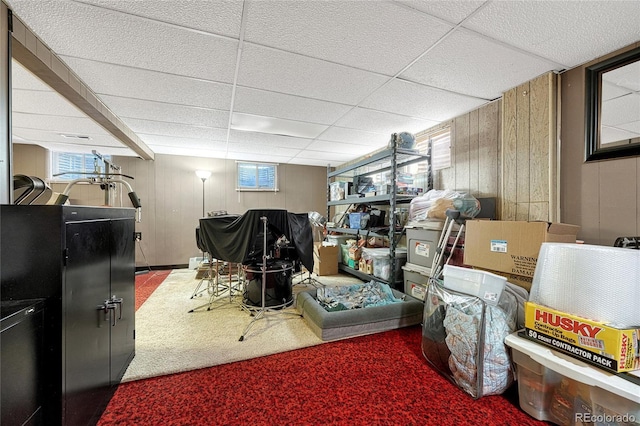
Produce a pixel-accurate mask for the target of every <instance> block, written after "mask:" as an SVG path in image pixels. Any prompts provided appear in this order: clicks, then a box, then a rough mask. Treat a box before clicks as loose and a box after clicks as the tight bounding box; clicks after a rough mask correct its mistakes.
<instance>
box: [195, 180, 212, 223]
mask: <svg viewBox="0 0 640 426" xmlns="http://www.w3.org/2000/svg"><path fill="white" fill-rule="evenodd" d="M196 176H198V177H199V178H200V179H202V217H204V182H205V181H206V180H207V179H209V177H210V176H211V172H210V171H209V170H196Z"/></svg>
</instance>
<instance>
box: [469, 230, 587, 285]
mask: <svg viewBox="0 0 640 426" xmlns="http://www.w3.org/2000/svg"><path fill="white" fill-rule="evenodd" d="M579 229H580V227H579V226H576V225H568V224H564V223H549V222H525V221H503V220H468V221H467V223H466V232H465V241H464V264H465V265H469V266H477V267H478V268H483V269H487V270H490V271H500V272H507V273H509V274H514V275H522V276H525V277H533V273H534V271H535V269H536V263H537V262H538V253H539V252H540V245H541V244H542V243H544V242H555V243H575V242H576V235H577V234H578V230H579Z"/></svg>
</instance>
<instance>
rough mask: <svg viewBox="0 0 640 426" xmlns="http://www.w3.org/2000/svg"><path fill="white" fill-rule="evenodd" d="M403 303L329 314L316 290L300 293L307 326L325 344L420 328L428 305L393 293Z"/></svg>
mask: <svg viewBox="0 0 640 426" xmlns="http://www.w3.org/2000/svg"><path fill="white" fill-rule="evenodd" d="M393 294H394V296H395V297H397V298H402V297H404V299H405V300H404V301H403V302H402V303H391V304H388V305H384V306H371V307H368V308H363V309H349V310H345V311H335V312H328V311H327V310H326V309H324V308H323V307H322V306H320V304H319V303H318V302H317V301H316V289H312V290H307V291H302V292H300V293H298V296H297V299H296V308H297V309H298V311H299V312H300V313H301V314H302V317H303V318H304V320H305V322H306V323H307V325H308V326H309V327H310V328H311V329H312V330H313V332H314V333H315V334H316V335H317V336H318V337H319V338H320V339H322V340H325V341H326V340H338V339H344V338H347V337H354V336H361V335H365V334H372V333H380V332H382V331H388V330H393V329H396V328H401V327H407V326H410V325H415V324H420V323H421V322H422V313H423V310H424V304H423V303H422V302H421V301H420V300H417V299H414V298H412V297H405V294H404V293H401V292H399V291H397V290H393Z"/></svg>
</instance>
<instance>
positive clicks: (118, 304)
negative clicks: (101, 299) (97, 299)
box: [110, 294, 124, 320]
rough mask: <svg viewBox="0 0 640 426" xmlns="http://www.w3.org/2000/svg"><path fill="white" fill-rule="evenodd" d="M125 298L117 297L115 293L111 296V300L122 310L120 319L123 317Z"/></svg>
mask: <svg viewBox="0 0 640 426" xmlns="http://www.w3.org/2000/svg"><path fill="white" fill-rule="evenodd" d="M123 300H124V299H123V298H122V297H116V296H115V294H114V295H113V296H111V300H110V302H111V303H113V304H115V305H117V307H118V310H119V311H120V313H119V315H118V319H120V320H121V319H122V301H123Z"/></svg>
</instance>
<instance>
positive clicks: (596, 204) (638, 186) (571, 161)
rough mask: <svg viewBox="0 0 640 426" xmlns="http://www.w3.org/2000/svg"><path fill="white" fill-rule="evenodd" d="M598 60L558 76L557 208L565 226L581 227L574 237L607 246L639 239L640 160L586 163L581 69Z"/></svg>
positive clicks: (583, 70) (582, 72)
mask: <svg viewBox="0 0 640 426" xmlns="http://www.w3.org/2000/svg"><path fill="white" fill-rule="evenodd" d="M638 46H640V43H635V44H634V45H632V46H629V47H628V48H626V49H622V50H621V51H618V52H614V53H612V54H611V55H607V57H610V56H613V55H615V54H617V53H620V52H622V51H623V50H629V49H632V48H634V47H638ZM602 59H604V57H603V58H599V59H596V60H594V61H593V62H591V63H589V64H585V65H584V66H580V67H577V68H574V69H572V70H569V71H567V72H565V73H563V74H562V75H561V86H560V89H561V101H562V108H561V117H562V118H561V134H560V138H561V147H562V148H561V163H560V167H561V171H560V177H561V179H560V190H561V195H562V197H561V203H560V206H561V209H562V210H561V211H562V221H563V222H567V223H573V224H576V225H580V226H581V229H580V232H579V234H578V238H580V239H582V240H584V241H585V242H586V243H589V244H600V245H605V246H611V245H613V243H614V242H615V239H616V237H632V236H638V235H640V157H628V158H624V159H613V160H604V161H598V162H588V163H587V162H585V161H584V158H585V131H584V129H585V78H584V77H585V68H586V67H587V66H589V65H592V64H593V63H596V62H599V61H600V60H602Z"/></svg>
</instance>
